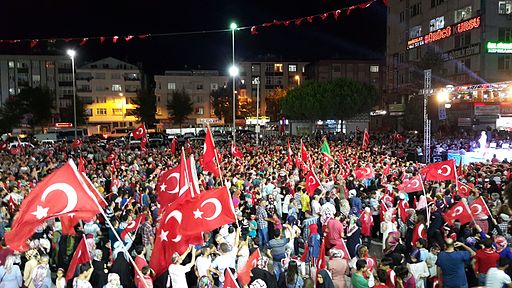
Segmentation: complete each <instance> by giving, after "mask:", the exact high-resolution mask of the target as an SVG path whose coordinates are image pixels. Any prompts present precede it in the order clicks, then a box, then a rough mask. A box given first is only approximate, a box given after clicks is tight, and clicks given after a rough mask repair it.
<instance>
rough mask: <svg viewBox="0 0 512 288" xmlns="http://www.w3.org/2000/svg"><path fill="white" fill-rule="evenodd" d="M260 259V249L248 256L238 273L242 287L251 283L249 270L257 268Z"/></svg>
mask: <svg viewBox="0 0 512 288" xmlns="http://www.w3.org/2000/svg"><path fill="white" fill-rule="evenodd" d="M306 245H307V243H306ZM260 258H261V254H260V249H256V250H254V252H252V254H251V256H249V259H247V263H245V266H244V267H243V268H242V269H241V270H240V271H239V272H238V281H240V283H241V284H242V285H244V286H245V285H249V282H251V270H252V269H254V268H256V267H257V266H258V261H259V260H260ZM303 262H304V261H303Z"/></svg>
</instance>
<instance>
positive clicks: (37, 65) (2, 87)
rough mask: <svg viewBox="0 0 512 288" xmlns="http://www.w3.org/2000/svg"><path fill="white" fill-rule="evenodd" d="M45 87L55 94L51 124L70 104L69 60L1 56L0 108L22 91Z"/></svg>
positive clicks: (71, 82)
mask: <svg viewBox="0 0 512 288" xmlns="http://www.w3.org/2000/svg"><path fill="white" fill-rule="evenodd" d="M28 87H48V88H49V89H50V91H51V92H52V93H53V94H54V96H55V98H54V103H53V104H54V107H55V111H54V121H55V122H57V121H59V120H60V119H59V114H60V113H59V112H60V111H61V110H62V109H65V108H67V107H70V106H72V105H73V75H72V71H71V59H70V58H69V56H64V55H0V106H1V105H2V104H3V103H4V102H5V101H6V100H7V99H8V98H9V97H12V96H15V95H17V94H18V93H19V92H20V91H21V90H22V89H23V88H28Z"/></svg>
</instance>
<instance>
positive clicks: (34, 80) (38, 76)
mask: <svg viewBox="0 0 512 288" xmlns="http://www.w3.org/2000/svg"><path fill="white" fill-rule="evenodd" d="M40 81H41V75H32V82H40Z"/></svg>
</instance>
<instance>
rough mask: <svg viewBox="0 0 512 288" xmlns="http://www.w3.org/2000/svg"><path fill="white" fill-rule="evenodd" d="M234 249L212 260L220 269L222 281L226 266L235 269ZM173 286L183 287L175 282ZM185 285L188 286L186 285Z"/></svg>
mask: <svg viewBox="0 0 512 288" xmlns="http://www.w3.org/2000/svg"><path fill="white" fill-rule="evenodd" d="M233 250H235V249H233ZM233 250H231V252H229V253H226V254H222V255H220V256H219V257H217V258H215V260H213V262H212V268H215V269H217V270H219V272H220V275H219V281H220V282H222V283H224V271H225V270H226V268H228V267H229V268H233V269H235V265H236V251H233ZM169 269H170V268H169ZM172 287H182V286H174V284H173V285H172ZM183 287H186V285H185V286H183Z"/></svg>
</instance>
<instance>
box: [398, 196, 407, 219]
mask: <svg viewBox="0 0 512 288" xmlns="http://www.w3.org/2000/svg"><path fill="white" fill-rule="evenodd" d="M407 209H409V202H407V201H405V200H400V201H399V202H398V216H399V217H400V219H401V220H402V222H403V223H407V217H409V212H407Z"/></svg>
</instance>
